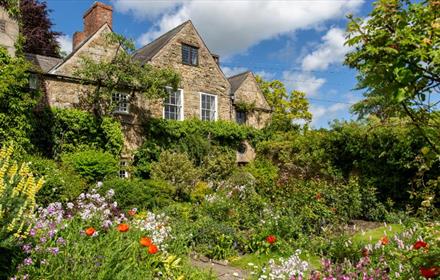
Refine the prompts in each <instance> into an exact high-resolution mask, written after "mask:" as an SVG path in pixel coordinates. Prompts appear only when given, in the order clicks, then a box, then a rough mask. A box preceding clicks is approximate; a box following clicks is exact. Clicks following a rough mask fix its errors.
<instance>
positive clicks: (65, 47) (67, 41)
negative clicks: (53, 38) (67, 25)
mask: <svg viewBox="0 0 440 280" xmlns="http://www.w3.org/2000/svg"><path fill="white" fill-rule="evenodd" d="M58 43H59V44H60V47H61V51H63V52H65V53H66V54H69V53H71V52H72V38H71V37H70V36H68V35H63V36H60V37H58Z"/></svg>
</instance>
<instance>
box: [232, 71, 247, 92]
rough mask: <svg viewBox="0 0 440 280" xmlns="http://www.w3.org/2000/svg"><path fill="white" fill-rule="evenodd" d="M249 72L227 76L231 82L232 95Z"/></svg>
mask: <svg viewBox="0 0 440 280" xmlns="http://www.w3.org/2000/svg"><path fill="white" fill-rule="evenodd" d="M249 73H250V71H246V72H243V73H240V74H237V75H234V76H232V77H229V78H228V81H229V83H230V84H231V94H232V95H234V94H235V91H236V90H237V89H238V88H239V87H240V86H241V84H242V83H243V82H244V80H246V77H247V75H248V74H249Z"/></svg>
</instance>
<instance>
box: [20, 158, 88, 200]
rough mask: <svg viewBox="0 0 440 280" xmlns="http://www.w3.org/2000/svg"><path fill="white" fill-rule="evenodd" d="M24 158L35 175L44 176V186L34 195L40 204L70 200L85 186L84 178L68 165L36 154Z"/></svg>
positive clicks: (84, 188)
mask: <svg viewBox="0 0 440 280" xmlns="http://www.w3.org/2000/svg"><path fill="white" fill-rule="evenodd" d="M25 160H26V161H27V162H29V166H30V168H31V169H32V170H34V172H35V174H36V175H38V176H44V180H45V183H44V186H43V187H42V188H41V190H40V191H39V192H38V193H37V196H36V199H37V203H38V205H40V206H46V205H48V204H49V203H52V202H68V201H72V200H74V199H75V198H77V197H78V196H79V194H80V193H82V192H84V191H85V190H86V188H87V185H86V182H85V181H84V179H83V178H81V176H79V175H78V174H77V173H75V172H74V171H73V169H72V168H69V167H68V166H65V165H61V164H59V163H57V162H56V161H54V160H51V159H47V158H42V157H38V156H27V157H26V158H25Z"/></svg>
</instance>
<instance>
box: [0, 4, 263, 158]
mask: <svg viewBox="0 0 440 280" xmlns="http://www.w3.org/2000/svg"><path fill="white" fill-rule="evenodd" d="M83 22H84V28H83V31H80V32H76V33H75V34H74V36H73V51H72V53H70V54H69V55H68V56H67V57H65V58H64V59H58V58H51V57H45V56H41V55H34V54H26V57H27V58H28V59H29V60H30V61H31V62H32V63H33V64H34V65H35V69H34V70H35V73H38V75H39V77H40V80H41V81H40V84H41V85H42V86H44V88H45V93H46V94H45V98H44V100H43V102H44V104H45V105H47V106H51V107H57V108H72V107H80V105H81V104H80V103H81V97H82V96H83V95H84V94H86V92H87V89H88V87H90V85H89V86H87V85H84V84H82V83H81V81H80V80H79V79H78V78H76V77H75V76H74V72H75V70H76V69H77V68H78V67H79V65H80V62H81V58H82V57H83V56H88V57H90V58H92V59H95V60H97V61H100V60H107V59H111V58H112V57H113V56H114V54H115V48H112V47H109V46H108V44H107V42H106V40H105V35H106V34H108V33H110V32H112V7H111V6H109V5H105V4H103V3H100V2H95V3H94V4H93V6H92V7H91V8H90V9H89V10H87V11H86V12H85V14H84V16H83ZM0 27H1V26H0ZM133 58H134V59H137V60H139V61H140V62H141V63H145V64H151V65H153V66H157V67H168V68H172V69H174V70H175V71H177V72H178V73H180V75H181V83H180V85H179V89H178V90H177V91H175V92H174V91H172V90H171V89H170V92H169V94H170V95H169V97H167V98H165V100H160V101H159V102H152V101H151V100H146V99H145V98H144V97H142V96H137V97H136V98H133V99H132V100H130V102H129V100H128V98H127V95H126V94H125V93H124V92H120V93H117V94H115V95H114V96H113V99H114V101H115V102H118V105H117V108H116V111H115V115H117V116H118V117H119V118H120V119H121V123H122V124H123V130H124V135H125V148H124V153H125V154H127V155H128V154H130V153H131V151H133V150H135V149H136V148H138V147H139V146H140V145H141V144H142V131H141V124H142V122H143V121H144V120H145V119H146V118H148V117H155V118H164V119H173V120H185V119H191V118H199V119H202V120H205V121H216V120H226V121H233V122H238V123H240V124H246V125H249V126H253V127H256V128H262V127H264V126H265V125H266V124H267V122H268V121H269V120H270V112H271V109H270V107H269V105H268V103H267V101H266V99H265V97H264V95H263V94H262V92H261V90H260V89H259V87H258V84H257V82H256V80H255V76H254V75H253V74H252V73H251V72H245V73H242V74H239V75H235V76H233V77H229V78H228V77H226V76H225V74H224V73H223V71H222V69H221V68H220V59H219V56H218V55H215V54H213V53H211V52H210V50H209V49H208V47H207V46H206V44H205V42H204V41H203V38H202V37H201V36H200V34H199V33H198V32H197V29H196V28H195V26H194V25H193V23H192V22H191V21H186V22H184V23H182V24H180V25H179V26H177V27H175V28H173V29H172V30H170V31H168V32H167V33H165V34H163V35H162V36H160V37H159V38H157V39H156V40H154V41H152V42H151V43H149V44H147V45H146V46H144V47H142V48H140V49H138V50H136V51H135V52H134V54H133ZM34 84H36V83H34ZM243 103H247V104H251V106H252V110H243V106H240V105H243ZM246 147H247V149H245V150H246V152H243V153H238V154H237V161H239V162H240V161H245V162H246V161H248V160H249V159H252V158H253V156H254V153H253V150H252V148H251V147H250V146H249V145H247V146H246Z"/></svg>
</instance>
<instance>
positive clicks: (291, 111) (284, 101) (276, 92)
mask: <svg viewBox="0 0 440 280" xmlns="http://www.w3.org/2000/svg"><path fill="white" fill-rule="evenodd" d="M256 78H257V82H258V85H259V86H260V89H261V91H262V92H263V94H264V96H265V97H266V100H267V103H269V106H270V107H271V108H272V110H273V111H272V123H271V125H272V126H275V127H278V128H280V129H285V128H289V127H292V124H293V122H295V121H305V123H309V122H310V121H311V120H312V114H311V113H310V112H309V101H308V100H307V98H306V97H305V93H304V92H301V91H297V90H293V91H291V92H290V94H288V93H287V90H286V87H285V85H284V84H283V83H282V82H281V81H278V80H273V81H265V80H263V78H261V77H260V76H257V77H256Z"/></svg>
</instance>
